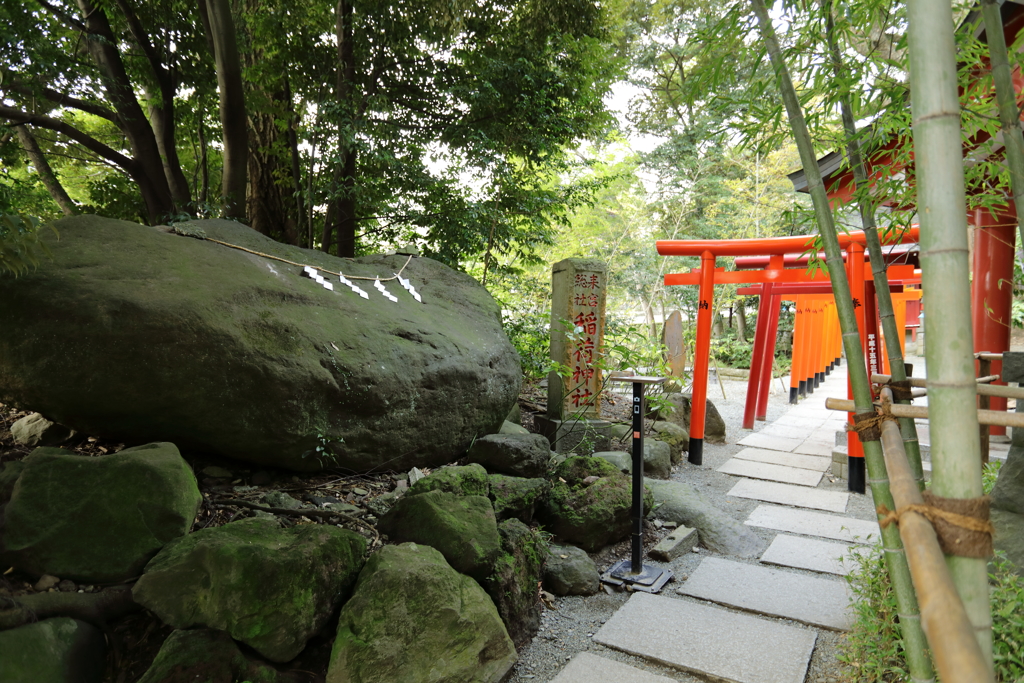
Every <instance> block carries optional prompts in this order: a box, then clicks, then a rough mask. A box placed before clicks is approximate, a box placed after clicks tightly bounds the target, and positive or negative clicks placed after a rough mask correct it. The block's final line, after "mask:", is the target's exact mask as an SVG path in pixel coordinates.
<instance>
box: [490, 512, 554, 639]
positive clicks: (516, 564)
mask: <svg viewBox="0 0 1024 683" xmlns="http://www.w3.org/2000/svg"><path fill="white" fill-rule="evenodd" d="M498 533H499V534H500V535H501V554H500V555H498V559H497V560H495V562H494V566H493V569H492V571H491V574H490V576H488V577H487V578H486V579H485V580H484V582H483V586H484V589H485V590H486V591H487V594H488V595H490V596H491V599H492V600H494V604H495V605H496V606H497V608H498V614H499V615H500V616H501V620H502V621H503V622H505V628H506V629H507V630H508V634H509V636H510V637H511V638H512V642H514V643H516V644H517V645H522V644H524V643H526V642H527V641H528V640H530V639H531V638H533V636H534V635H536V633H537V629H538V628H540V592H539V591H538V589H537V587H538V586H539V585H540V580H541V573H542V572H543V570H544V558H545V557H546V556H547V543H545V541H544V538H543V537H542V536H541V534H540V533H539V532H538V531H537V530H535V529H531V528H530V527H528V526H526V525H525V524H523V523H522V522H520V521H519V520H518V519H508V520H505V521H504V522H502V523H501V524H499V525H498Z"/></svg>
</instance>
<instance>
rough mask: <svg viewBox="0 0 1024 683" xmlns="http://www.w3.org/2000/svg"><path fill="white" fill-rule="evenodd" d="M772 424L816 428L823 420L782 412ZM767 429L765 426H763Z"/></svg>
mask: <svg viewBox="0 0 1024 683" xmlns="http://www.w3.org/2000/svg"><path fill="white" fill-rule="evenodd" d="M772 424H773V425H779V426H781V427H801V428H803V429H817V428H818V427H820V426H821V425H822V424H824V420H821V419H818V418H816V417H800V416H799V415H790V414H789V413H784V414H783V415H782V417H780V418H779V419H777V420H775V421H774V422H772ZM765 429H767V427H765Z"/></svg>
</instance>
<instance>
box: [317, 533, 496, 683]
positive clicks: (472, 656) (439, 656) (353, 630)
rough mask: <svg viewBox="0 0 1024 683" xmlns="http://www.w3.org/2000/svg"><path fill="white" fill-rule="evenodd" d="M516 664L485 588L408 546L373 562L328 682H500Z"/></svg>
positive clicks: (347, 616)
mask: <svg viewBox="0 0 1024 683" xmlns="http://www.w3.org/2000/svg"><path fill="white" fill-rule="evenodd" d="M515 661H516V650H515V647H514V646H513V644H512V641H511V639H510V638H509V637H508V633H507V631H506V630H505V625H504V624H503V623H502V621H501V617H499V616H498V611H497V609H495V606H494V603H493V602H491V599H490V598H489V597H488V596H487V593H485V592H484V590H483V588H481V587H480V584H478V583H477V582H476V581H474V580H473V579H471V578H469V577H468V576H464V575H463V574H460V573H459V572H457V571H455V570H454V569H452V567H451V566H449V564H448V563H447V562H445V559H444V557H443V556H442V555H441V553H439V552H438V551H436V550H434V549H433V548H430V547H427V546H423V545H418V544H415V543H404V544H402V545H398V546H385V547H384V548H382V549H381V550H380V552H378V553H376V554H374V555H372V556H370V559H368V560H367V562H366V567H365V568H364V569H363V572H362V573H361V574H360V575H359V583H358V584H357V585H356V589H355V592H354V593H353V595H352V598H351V599H350V600H349V601H348V602H347V603H345V606H344V607H342V609H341V614H340V616H339V618H338V633H337V637H336V639H335V641H334V649H333V651H332V652H331V661H330V665H329V666H328V669H327V683H437V682H440V681H444V682H445V683H498V682H499V681H501V680H502V679H504V677H505V675H506V674H507V673H508V671H509V669H511V668H512V665H513V664H514V663H515Z"/></svg>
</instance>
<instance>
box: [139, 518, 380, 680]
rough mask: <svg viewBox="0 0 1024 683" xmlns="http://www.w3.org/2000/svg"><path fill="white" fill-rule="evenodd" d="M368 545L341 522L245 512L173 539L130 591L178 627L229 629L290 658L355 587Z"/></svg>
mask: <svg viewBox="0 0 1024 683" xmlns="http://www.w3.org/2000/svg"><path fill="white" fill-rule="evenodd" d="M365 550H366V541H365V539H363V537H362V536H360V535H359V534H356V533H353V532H351V531H345V530H343V529H339V528H337V527H333V526H326V525H314V524H306V525H299V526H296V527H293V528H291V529H281V528H280V527H279V526H278V525H277V523H276V522H274V521H273V520H269V519H259V518H254V519H245V520H242V521H239V522H232V523H231V524H227V525H225V526H222V527H218V528H214V529H204V530H202V531H197V532H196V533H194V534H191V535H190V536H186V537H185V538H181V539H178V540H177V541H175V542H172V543H169V544H168V545H167V546H166V547H165V548H164V549H163V550H161V551H160V553H159V554H158V555H157V556H156V557H154V558H153V560H152V561H151V562H150V563H149V565H147V566H146V573H145V574H144V575H143V576H142V578H141V579H139V581H138V583H136V584H135V587H134V588H133V589H132V595H133V596H134V598H135V601H136V602H137V603H139V604H140V605H142V606H143V607H145V608H146V609H148V610H150V611H152V612H153V613H155V614H156V615H157V616H158V617H160V619H161V620H162V621H163V622H164V623H166V624H169V625H171V626H173V627H174V628H179V629H184V628H191V627H193V626H206V627H209V628H215V629H220V630H222V631H227V632H228V633H229V634H230V635H231V636H232V637H233V638H235V639H236V640H239V641H241V642H243V643H245V644H246V645H249V646H251V647H252V648H254V649H255V650H256V651H257V652H259V653H260V654H262V655H263V656H264V657H266V658H267V659H270V660H271V661H275V662H287V661H288V660H290V659H292V658H294V657H295V656H296V655H297V654H299V652H301V651H302V649H303V648H304V647H305V645H306V641H307V640H309V638H311V637H312V636H313V635H314V634H315V633H316V632H317V631H319V630H320V629H321V628H322V627H323V625H324V624H325V623H326V622H327V620H328V618H330V616H331V614H332V613H333V612H334V610H335V609H336V608H337V607H338V605H339V604H340V603H341V601H342V600H343V599H344V597H345V595H347V594H348V591H349V590H351V588H352V585H353V584H354V583H355V580H356V576H357V575H358V573H359V570H360V568H361V567H362V565H363V553H364V552H365Z"/></svg>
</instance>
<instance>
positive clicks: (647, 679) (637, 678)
mask: <svg viewBox="0 0 1024 683" xmlns="http://www.w3.org/2000/svg"><path fill="white" fill-rule="evenodd" d="M551 683H674V681H673V680H672V679H671V678H666V677H665V676H658V675H657V674H652V673H650V672H647V671H643V670H642V669H637V668H636V667H634V666H630V665H628V664H623V663H622V662H616V661H615V660H614V659H608V658H607V657H600V656H598V655H595V654H592V653H590V652H580V653H579V654H577V655H576V656H575V657H573V658H572V661H570V662H569V663H568V664H567V665H566V667H565V668H564V669H562V672H561V673H559V674H558V675H557V676H555V677H554V678H553V679H552V680H551Z"/></svg>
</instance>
